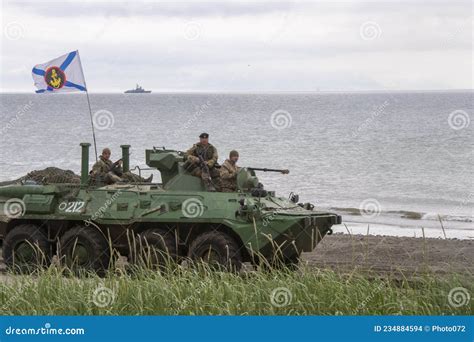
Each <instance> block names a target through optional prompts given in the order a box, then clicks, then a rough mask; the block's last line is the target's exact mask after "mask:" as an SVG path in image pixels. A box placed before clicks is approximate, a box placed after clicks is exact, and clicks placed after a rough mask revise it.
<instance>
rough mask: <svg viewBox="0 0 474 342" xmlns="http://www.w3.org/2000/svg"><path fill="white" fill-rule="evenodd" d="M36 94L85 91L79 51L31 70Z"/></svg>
mask: <svg viewBox="0 0 474 342" xmlns="http://www.w3.org/2000/svg"><path fill="white" fill-rule="evenodd" d="M32 76H33V80H34V82H35V86H36V88H38V90H36V92H37V93H57V92H68V91H87V89H86V82H85V80H84V73H83V72H82V66H81V59H80V58H79V51H73V52H70V53H68V54H65V55H63V56H61V57H58V58H56V59H53V60H51V61H49V62H46V63H43V64H38V65H35V67H34V68H33V70H32Z"/></svg>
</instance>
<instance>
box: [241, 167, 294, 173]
mask: <svg viewBox="0 0 474 342" xmlns="http://www.w3.org/2000/svg"><path fill="white" fill-rule="evenodd" d="M247 169H250V170H254V171H263V172H280V173H283V174H288V173H290V170H288V169H268V168H266V167H248V168H247Z"/></svg>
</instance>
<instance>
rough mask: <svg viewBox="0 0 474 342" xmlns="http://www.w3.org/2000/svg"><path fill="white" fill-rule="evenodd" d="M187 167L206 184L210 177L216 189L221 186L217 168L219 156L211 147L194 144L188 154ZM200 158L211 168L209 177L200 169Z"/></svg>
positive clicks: (209, 145)
mask: <svg viewBox="0 0 474 342" xmlns="http://www.w3.org/2000/svg"><path fill="white" fill-rule="evenodd" d="M186 155H187V161H188V162H187V165H185V167H186V169H187V170H188V171H189V172H190V173H191V174H192V175H193V176H196V177H201V178H202V179H203V180H204V181H205V182H208V181H209V177H210V178H211V180H212V183H213V185H214V187H216V188H217V187H218V186H219V171H217V169H216V168H215V166H216V163H217V159H218V155H217V149H216V148H215V147H214V146H213V145H211V144H207V145H206V146H204V145H203V144H201V143H197V144H194V145H193V147H191V148H190V149H189V150H188V151H187V152H186ZM199 156H201V157H202V159H203V160H204V161H205V162H206V164H207V166H208V168H209V175H207V174H205V172H203V170H202V168H201V167H199Z"/></svg>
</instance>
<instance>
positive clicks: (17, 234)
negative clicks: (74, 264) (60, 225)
mask: <svg viewBox="0 0 474 342" xmlns="http://www.w3.org/2000/svg"><path fill="white" fill-rule="evenodd" d="M25 242H26V244H24V243H25ZM22 244H23V246H22ZM19 247H21V248H24V249H26V250H27V252H28V251H29V252H31V253H32V254H33V255H31V258H30V259H29V260H23V261H22V260H20V259H19V257H18V256H17V254H18V252H17V251H16V249H17V248H19ZM51 254H52V253H51V244H50V242H49V241H48V237H47V235H46V233H45V232H44V231H43V230H42V229H41V228H39V227H38V226H36V225H34V224H31V223H25V224H20V225H18V226H16V227H14V228H13V229H12V230H11V231H10V232H9V233H8V234H7V235H6V236H5V239H4V241H3V260H4V262H5V264H6V266H7V267H8V268H9V269H11V270H13V271H20V272H22V273H30V272H32V271H34V270H36V269H38V268H45V267H48V266H49V265H50V263H51Z"/></svg>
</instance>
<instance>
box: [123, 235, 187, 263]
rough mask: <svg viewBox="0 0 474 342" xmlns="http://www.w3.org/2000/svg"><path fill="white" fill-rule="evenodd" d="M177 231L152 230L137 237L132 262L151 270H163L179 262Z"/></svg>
mask: <svg viewBox="0 0 474 342" xmlns="http://www.w3.org/2000/svg"><path fill="white" fill-rule="evenodd" d="M175 236H176V235H175V230H173V229H171V230H170V229H166V228H151V229H147V230H145V231H144V232H142V233H140V234H138V235H137V239H136V243H135V250H134V251H132V253H131V256H132V258H131V259H132V262H133V263H134V264H136V265H141V266H145V267H149V268H163V267H165V266H166V265H169V264H170V263H174V262H176V261H177V256H178V248H177V243H176V237H175Z"/></svg>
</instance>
